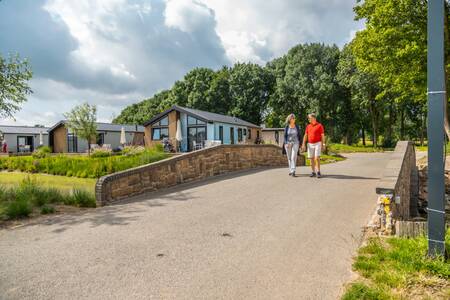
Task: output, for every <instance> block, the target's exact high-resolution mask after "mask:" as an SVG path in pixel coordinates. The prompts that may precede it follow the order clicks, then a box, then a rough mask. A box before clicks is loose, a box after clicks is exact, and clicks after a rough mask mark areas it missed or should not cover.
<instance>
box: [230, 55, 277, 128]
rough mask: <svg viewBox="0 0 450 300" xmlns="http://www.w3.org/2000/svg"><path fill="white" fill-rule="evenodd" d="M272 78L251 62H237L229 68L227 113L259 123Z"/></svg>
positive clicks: (267, 98)
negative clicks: (229, 101)
mask: <svg viewBox="0 0 450 300" xmlns="http://www.w3.org/2000/svg"><path fill="white" fill-rule="evenodd" d="M273 82H274V78H273V77H272V76H271V74H270V72H267V71H266V70H265V69H264V68H263V67H261V66H259V65H257V64H252V63H245V64H244V63H237V64H235V65H234V66H233V68H232V69H231V70H230V78H229V85H230V96H231V99H232V104H231V109H230V111H229V113H230V114H231V115H233V116H235V117H238V118H241V119H243V120H246V121H249V122H252V123H254V124H257V125H259V124H261V122H262V116H263V113H264V111H265V109H266V105H267V103H268V100H269V97H270V93H271V91H272V88H273Z"/></svg>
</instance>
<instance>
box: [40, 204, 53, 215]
mask: <svg viewBox="0 0 450 300" xmlns="http://www.w3.org/2000/svg"><path fill="white" fill-rule="evenodd" d="M54 212H55V208H54V207H53V206H50V205H48V204H45V205H43V206H42V207H41V214H43V215H47V214H53V213H54Z"/></svg>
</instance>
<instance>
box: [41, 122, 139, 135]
mask: <svg viewBox="0 0 450 300" xmlns="http://www.w3.org/2000/svg"><path fill="white" fill-rule="evenodd" d="M65 123H66V120H61V121H59V122H58V123H56V124H55V125H53V126H52V127H50V128H48V131H52V130H54V129H55V128H57V127H59V126H61V125H64V124H65ZM96 124H97V131H122V127H123V128H124V129H125V132H144V126H141V125H130V124H112V123H101V122H97V123H96Z"/></svg>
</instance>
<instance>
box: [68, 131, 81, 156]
mask: <svg viewBox="0 0 450 300" xmlns="http://www.w3.org/2000/svg"><path fill="white" fill-rule="evenodd" d="M67 152H69V153H77V152H78V138H77V136H76V134H73V133H68V134H67Z"/></svg>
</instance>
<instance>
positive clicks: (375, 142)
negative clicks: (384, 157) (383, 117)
mask: <svg viewBox="0 0 450 300" xmlns="http://www.w3.org/2000/svg"><path fill="white" fill-rule="evenodd" d="M375 105H376V104H375V100H371V101H370V116H371V120H372V143H373V147H377V146H378V124H377V112H376V107H375Z"/></svg>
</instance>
